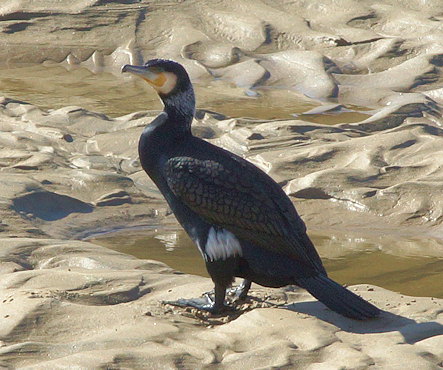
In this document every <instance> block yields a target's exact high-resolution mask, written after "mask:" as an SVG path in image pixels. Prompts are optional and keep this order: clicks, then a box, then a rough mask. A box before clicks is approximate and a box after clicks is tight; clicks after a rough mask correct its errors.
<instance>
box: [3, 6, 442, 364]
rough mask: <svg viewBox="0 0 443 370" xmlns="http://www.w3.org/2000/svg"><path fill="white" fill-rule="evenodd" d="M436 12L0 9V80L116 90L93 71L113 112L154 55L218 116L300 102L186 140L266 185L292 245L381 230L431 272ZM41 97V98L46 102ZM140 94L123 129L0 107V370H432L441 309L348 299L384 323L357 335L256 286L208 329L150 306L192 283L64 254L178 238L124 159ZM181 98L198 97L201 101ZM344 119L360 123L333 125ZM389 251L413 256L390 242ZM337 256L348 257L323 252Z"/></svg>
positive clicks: (133, 164)
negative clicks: (37, 71)
mask: <svg viewBox="0 0 443 370" xmlns="http://www.w3.org/2000/svg"><path fill="white" fill-rule="evenodd" d="M345 9H350V10H345ZM441 12H442V10H441V5H440V1H438V0H435V1H428V2H427V4H426V7H423V6H422V3H421V2H418V1H371V2H368V3H364V4H363V3H361V2H359V1H353V0H350V1H347V2H346V4H344V3H343V2H334V1H332V2H328V3H325V2H321V1H310V2H309V3H308V2H304V1H297V2H295V3H294V2H293V3H287V2H283V1H282V2H275V1H274V2H272V3H271V2H266V1H260V2H256V1H240V2H239V1H229V0H223V1H214V2H191V1H184V2H181V3H175V2H156V1H154V2H144V1H142V2H139V1H125V2H121V1H115V2H113V1H106V2H103V1H95V0H91V1H83V0H82V1H72V2H70V3H69V5H67V4H64V3H63V4H61V3H60V2H58V1H49V0H48V1H41V2H39V4H36V3H35V2H33V1H10V2H8V3H7V4H5V5H0V20H1V22H0V23H1V24H0V27H1V34H0V37H1V41H2V48H3V51H4V52H3V53H2V54H1V56H0V62H1V63H3V66H2V68H3V69H2V73H3V76H6V77H7V78H11V79H13V78H14V73H20V69H19V68H17V64H18V63H40V64H41V65H44V66H52V67H54V65H55V66H57V67H58V68H60V67H63V68H66V69H67V70H68V71H69V70H75V71H74V72H73V73H77V74H78V76H86V75H87V73H85V71H86V70H87V71H88V73H91V72H92V73H102V72H109V73H111V74H114V77H115V80H116V81H117V82H115V83H114V82H109V81H110V80H111V79H110V76H113V75H109V74H107V75H106V79H107V81H108V82H107V84H105V85H103V86H102V89H104V90H105V89H110V90H111V89H112V90H113V91H112V93H113V95H112V98H113V99H116V98H117V97H118V96H119V94H120V93H119V89H118V83H119V82H123V81H124V80H123V77H122V76H121V75H120V74H119V70H120V68H121V66H122V65H123V64H125V63H127V62H131V63H133V64H136V63H141V61H142V60H146V59H149V58H152V57H163V58H174V59H176V60H178V61H180V62H181V63H183V64H184V65H185V66H186V68H187V69H188V70H189V72H190V74H191V76H192V78H193V80H194V81H195V82H198V83H202V84H206V86H210V87H211V88H212V89H213V91H215V94H214V93H212V95H211V96H212V97H213V96H216V95H217V94H218V91H221V90H223V96H224V97H230V101H231V102H232V101H234V102H236V101H237V99H238V101H241V102H244V100H242V99H248V98H250V97H254V96H257V95H263V96H265V95H266V94H267V92H268V91H273V92H272V93H271V94H270V95H269V96H271V99H270V102H271V103H273V104H271V106H272V109H277V108H278V107H281V106H285V107H286V108H287V107H288V106H290V101H291V99H292V98H293V97H294V98H295V97H296V96H297V94H298V96H300V97H301V96H302V95H303V96H305V98H303V99H306V101H309V106H307V107H306V109H297V110H294V111H290V110H289V109H288V114H289V115H290V114H294V115H295V116H294V117H293V118H286V117H285V118H284V119H271V118H267V119H260V120H258V119H248V118H245V117H239V116H244V115H246V114H243V111H241V112H242V113H241V114H240V113H239V114H238V115H236V114H235V110H234V109H233V110H232V112H233V114H228V112H224V113H225V114H224V115H222V114H218V113H215V112H208V111H206V110H204V109H199V110H198V111H197V114H196V119H195V122H194V133H195V134H196V135H198V136H200V137H203V138H205V139H207V140H209V141H211V142H213V143H214V144H216V145H220V146H222V147H225V148H227V149H229V150H231V151H233V152H235V153H237V154H239V155H242V156H244V157H246V158H247V159H249V160H251V161H252V162H253V163H255V164H257V165H258V166H260V167H261V168H263V169H264V170H265V171H266V172H268V173H269V174H270V175H271V176H272V177H274V178H275V179H276V180H277V181H279V183H280V184H281V185H282V186H283V187H284V189H285V191H286V192H287V193H288V195H289V196H290V197H291V199H292V200H293V201H294V202H295V203H296V206H297V209H298V210H299V212H300V214H301V215H302V217H303V218H304V220H305V221H306V223H307V225H308V228H309V229H312V230H331V231H334V232H352V233H354V234H358V235H363V236H364V235H365V234H371V235H374V234H377V233H379V234H380V235H386V238H387V240H388V241H389V244H390V246H389V248H391V249H390V251H391V253H393V254H395V253H398V254H402V253H412V255H414V253H416V254H417V255H420V254H421V253H427V254H429V255H432V256H434V257H435V258H440V257H441V250H440V248H439V246H440V243H439V242H436V243H433V242H432V238H436V239H438V238H441V236H442V221H443V218H442V213H441V210H442V206H443V204H442V199H443V198H442V194H443V192H442V185H441V184H442V181H441V179H442V178H443V173H442V161H443V159H442V158H443V155H442V154H443V153H441V151H442V147H443V146H442V138H441V136H442V132H443V131H442V123H443V122H442V117H441V107H440V103H441V102H442V99H443V98H442V91H443V90H442V85H443V83H442V81H443V80H442V66H443V58H442V40H443V28H442V24H443V23H442V17H441V14H442V13H441ZM36 35H37V36H36ZM41 65H40V67H41ZM9 67H10V70H9V72H10V76H8V72H7V71H8V68H9ZM40 67H39V68H40ZM82 68H84V69H82ZM5 71H6V72H5ZM6 77H5V78H6ZM32 78H33V73H32V72H31V73H30V74H29V76H28V79H32ZM24 80H25V79H22V81H24ZM219 80H223V84H217V81H219ZM39 81H40V80H36V81H33V82H32V81H31V83H30V84H29V85H26V84H24V85H23V93H24V95H25V90H26V88H27V87H29V86H31V88H34V89H37V90H38V88H39V85H42V83H41V82H39ZM126 81H130V82H129V83H134V95H133V96H136V95H137V96H138V95H140V94H143V93H144V91H145V90H143V89H144V88H136V86H138V85H136V84H138V82H131V81H132V80H126ZM78 83H79V84H80V85H82V79H81V78H80V79H79V82H78ZM16 86H17V85H16ZM18 86H20V85H18ZM72 86H73V90H72V92H73V93H75V94H77V93H78V94H80V92H82V93H85V91H84V90H82V88H81V87H78V86H77V88H76V87H75V84H72ZM229 86H231V87H229ZM45 89H46V90H45ZM217 89H219V90H217ZM269 89H272V90H269ZM42 90H43V93H44V94H46V95H48V99H46V100H47V101H50V95H51V88H50V87H48V86H45V87H44V88H43V86H42ZM68 90H69V89H68ZM15 91H16V92H20V88H18V89H16V90H15ZM94 91H95V90H94V89H90V90H88V91H87V94H85V95H84V99H83V100H79V101H80V102H87V100H88V99H87V97H88V96H89V95H91V94H92V95H94V93H93V92H94ZM66 93H67V92H66V91H65V94H66ZM68 93H69V91H68ZM272 94H274V95H272ZM208 95H209V93H208ZM147 96H148V97H147V99H146V101H147V104H146V108H145V109H147V110H146V111H140V109H141V108H140V106H138V107H137V108H132V107H131V106H129V105H128V107H127V113H128V114H127V115H123V116H121V115H118V114H114V116H117V117H111V116H109V115H106V114H103V113H100V112H94V111H91V110H89V109H85V107H84V106H63V107H62V108H57V109H53V108H54V107H56V106H57V107H59V105H56V104H54V105H52V104H51V103H48V104H47V105H45V106H46V108H44V109H43V108H39V107H38V106H37V105H35V104H30V103H27V102H26V99H23V98H20V97H19V96H16V99H11V98H10V97H4V98H2V100H1V101H0V153H1V155H0V167H1V169H0V171H1V172H2V176H1V180H0V220H1V222H0V230H1V231H2V239H0V261H1V264H0V273H1V279H0V281H1V282H0V295H1V296H2V297H1V299H2V302H3V303H2V306H1V309H0V311H1V312H0V313H1V317H2V325H0V330H1V335H0V340H1V342H0V353H1V354H2V356H1V359H0V361H1V363H2V365H3V366H5V367H28V368H48V367H49V368H52V367H60V368H64V367H66V368H67V367H72V366H74V365H77V366H80V367H83V368H92V367H110V368H122V367H130V368H145V367H146V364H154V367H156V368H158V367H161V366H164V367H184V368H199V367H203V366H208V367H223V368H239V367H242V368H257V367H272V366H274V367H285V366H288V367H291V366H292V367H293V366H295V365H296V366H298V367H300V368H319V367H328V368H339V367H350V368H366V367H369V366H378V367H380V368H389V367H391V368H396V367H398V368H403V367H404V363H405V361H407V363H408V364H410V365H409V366H410V367H411V368H420V369H434V368H437V367H438V366H440V367H441V366H442V363H443V362H442V361H443V353H442V351H441V348H443V316H442V312H443V301H442V300H441V299H436V298H432V297H422V298H417V297H415V298H414V297H408V296H406V295H401V294H397V293H394V292H390V291H387V290H384V289H382V288H379V287H376V286H370V285H367V284H363V285H359V286H354V287H351V289H353V290H354V289H355V290H356V291H358V292H359V294H361V295H362V296H363V297H365V298H366V299H368V300H370V301H371V302H373V303H375V304H376V305H378V306H379V307H380V308H382V309H384V310H386V312H385V313H384V314H383V315H382V317H381V318H380V319H379V320H374V321H371V322H366V323H365V322H363V323H362V322H354V321H352V320H348V319H344V318H342V317H340V316H338V315H336V314H335V313H333V312H331V311H329V310H327V309H326V308H325V307H324V306H323V305H321V304H320V303H318V302H317V301H315V300H314V299H313V298H312V297H311V296H309V295H308V294H307V293H306V292H304V291H301V290H297V289H274V290H268V289H262V288H259V287H257V286H254V287H253V290H252V298H251V300H249V301H248V302H246V303H245V304H243V305H240V306H238V307H237V309H238V311H237V312H236V313H235V314H233V315H231V316H229V317H222V318H217V317H216V318H210V317H207V316H205V315H200V314H198V313H196V312H193V311H191V312H188V311H185V310H180V309H173V308H171V307H168V306H164V305H161V304H160V301H161V300H163V299H176V298H178V297H193V296H198V295H200V294H201V293H202V292H204V291H207V290H209V289H210V288H211V287H212V286H211V282H210V281H209V279H205V278H203V277H198V276H192V275H186V274H182V273H179V272H177V271H174V270H172V269H170V268H169V267H167V266H166V265H164V264H162V263H160V262H156V261H152V260H142V259H136V258H133V257H130V256H128V255H125V254H120V253H117V252H114V251H111V250H109V249H106V248H102V247H99V246H97V245H95V244H91V243H87V242H82V241H76V240H74V239H81V238H84V237H86V236H88V235H91V233H97V232H103V231H109V230H114V229H118V228H128V227H135V228H138V227H146V226H151V227H152V226H153V225H159V226H160V227H164V226H171V227H176V226H177V224H176V221H175V219H174V218H173V216H172V215H171V214H170V211H169V210H168V209H167V207H166V204H165V202H164V200H163V198H162V197H161V195H160V194H159V192H158V190H157V189H156V188H155V186H154V185H153V184H152V182H150V181H149V179H148V178H147V177H146V175H145V174H144V173H143V172H142V171H141V168H140V164H139V161H138V159H137V152H136V150H137V149H136V148H137V141H138V137H139V135H140V133H141V131H142V129H143V127H144V126H145V125H146V124H148V123H149V122H151V121H152V119H153V118H154V117H155V116H156V114H157V113H158V109H159V106H158V105H156V106H154V105H151V103H152V101H153V98H152V96H153V95H152V93H151V95H147ZM212 97H211V99H212ZM284 97H286V101H285V103H284V104H281V105H279V104H280V102H281V101H284V100H285V98H284ZM288 97H289V98H288ZM17 99H18V100H17ZM197 99H198V101H201V102H205V101H209V100H210V99H209V97H208V96H206V95H205V93H203V96H200V97H199V96H197ZM21 100H24V101H21ZM138 101H139V102H140V101H141V100H138ZM223 101H224V100H223V99H221V100H220V102H219V105H221V106H222V105H223ZM37 104H40V103H37ZM85 104H86V103H85ZM202 104H203V103H202ZM239 104H240V103H239ZM199 106H200V105H199ZM355 106H358V107H359V109H362V110H365V113H366V115H365V116H361V115H359V116H358V117H357V118H356V119H355V120H353V121H352V123H349V121H344V120H341V118H340V117H341V114H342V113H346V112H348V111H349V110H350V109H351V110H352V109H353V108H355ZM48 107H49V108H48ZM123 107H124V105H123ZM200 107H201V106H200ZM276 107H277V108H276ZM121 109H122V106H120V108H119V109H118V111H121ZM262 109H263V107H262ZM133 111H138V112H137V113H131V112H133ZM237 112H239V111H237ZM231 116H232V117H231ZM266 117H272V116H266ZM278 117H281V116H278ZM324 117H331V118H330V122H327V123H329V124H326V123H325V122H324V121H323V120H324ZM332 122H333V123H334V124H332V125H331V124H330V123H332ZM404 236H408V237H409V238H411V240H414V238H419V237H420V238H429V240H431V241H430V242H429V243H424V244H423V243H422V244H420V243H414V242H411V243H409V244H407V245H403V243H402V242H401V240H400V241H399V238H400V237H404ZM397 237H399V238H397ZM417 244H420V247H419V249H418V250H417ZM357 248H358V247H357ZM357 251H358V250H357ZM355 252H356V249H355V244H352V243H350V244H346V243H344V245H343V248H342V249H340V250H336V249H334V250H333V251H331V250H329V249H324V250H322V251H321V253H322V254H323V255H325V256H328V255H335V256H340V257H341V256H346V255H348V254H351V253H355ZM251 308H254V309H253V310H251ZM337 354H339V356H338V355H337Z"/></svg>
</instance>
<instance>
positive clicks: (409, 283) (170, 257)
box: [90, 228, 443, 298]
mask: <svg viewBox="0 0 443 370" xmlns="http://www.w3.org/2000/svg"><path fill="white" fill-rule="evenodd" d="M310 236H311V238H312V240H313V242H314V244H315V245H316V247H317V249H318V251H319V253H320V255H321V256H322V259H323V262H324V264H325V267H326V269H327V271H328V273H329V275H330V276H331V277H332V278H333V279H334V280H337V281H338V282H340V283H341V284H347V285H353V284H373V285H377V286H381V287H383V288H386V289H389V290H393V291H395V292H399V293H402V294H405V295H412V296H424V297H426V296H432V297H439V298H443V284H442V281H443V258H442V257H435V256H432V252H430V253H429V254H428V256H419V255H417V254H416V253H415V251H411V250H409V251H399V250H398V249H397V248H395V247H394V248H392V249H387V248H388V247H387V246H386V247H385V246H384V245H383V242H385V243H386V244H390V242H391V239H390V238H389V237H387V238H386V240H384V238H375V237H374V238H371V237H360V236H350V235H344V234H341V235H340V234H334V235H333V236H329V235H325V234H321V233H316V232H314V233H310ZM395 240H396V242H398V243H400V244H401V243H402V242H404V243H403V244H410V243H413V244H414V245H418V246H420V245H422V247H423V248H422V249H426V248H427V246H429V244H430V242H432V243H431V244H433V247H437V248H438V247H441V248H443V243H442V242H440V241H438V240H432V241H430V240H429V239H423V240H417V239H407V238H405V239H404V240H401V239H400V240H399V239H398V238H395ZM90 241H91V242H93V243H96V244H99V245H102V246H105V247H108V248H110V249H113V250H116V251H119V252H123V253H127V254H131V255H133V256H135V257H137V258H142V259H154V260H159V261H162V262H164V263H166V264H167V265H169V266H171V267H172V268H174V269H176V270H179V271H182V272H186V273H189V274H196V275H201V276H208V274H207V272H206V269H205V265H204V262H203V259H202V257H201V255H200V253H199V252H198V250H197V247H195V245H194V244H193V243H192V241H191V240H190V239H189V237H188V236H187V235H186V233H185V232H184V231H182V230H176V229H169V230H168V229H155V228H153V229H149V230H131V231H128V230H126V231H124V232H115V233H111V234H104V235H100V236H96V237H94V238H92V239H90ZM435 243H437V244H435Z"/></svg>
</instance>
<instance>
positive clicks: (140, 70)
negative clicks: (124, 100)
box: [122, 64, 166, 88]
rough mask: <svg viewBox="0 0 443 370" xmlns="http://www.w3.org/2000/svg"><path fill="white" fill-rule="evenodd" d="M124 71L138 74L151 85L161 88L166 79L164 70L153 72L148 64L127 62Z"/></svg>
mask: <svg viewBox="0 0 443 370" xmlns="http://www.w3.org/2000/svg"><path fill="white" fill-rule="evenodd" d="M123 72H129V73H132V74H134V75H137V76H139V77H141V78H143V79H144V80H145V81H146V82H148V83H149V84H150V85H152V86H154V87H157V88H161V87H162V86H163V85H164V83H165V81H166V76H165V75H164V73H163V72H153V71H151V70H150V69H149V67H147V66H134V65H131V64H126V65H125V66H123V68H122V73H123Z"/></svg>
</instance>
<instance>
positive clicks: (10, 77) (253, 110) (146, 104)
mask: <svg viewBox="0 0 443 370" xmlns="http://www.w3.org/2000/svg"><path fill="white" fill-rule="evenodd" d="M194 86H195V90H196V96H197V107H198V108H200V109H208V110H212V111H216V112H218V113H222V114H224V115H227V116H230V117H251V118H258V119H275V118H294V116H297V115H300V114H302V113H303V112H306V111H309V110H310V109H312V108H315V107H317V106H319V105H320V103H319V102H316V101H314V100H311V99H309V98H306V97H304V96H303V95H301V94H299V93H296V92H294V91H290V90H284V89H282V90H276V89H262V90H260V91H254V92H251V93H252V94H257V96H248V95H247V94H246V92H245V90H244V89H242V88H238V87H234V86H232V85H229V84H227V83H226V82H224V81H221V80H216V81H214V80H212V81H198V82H197V83H195V84H194ZM0 96H6V97H8V98H13V99H17V100H21V101H25V102H28V103H31V104H34V105H37V106H38V107H40V108H42V109H58V108H61V107H65V106H69V105H76V106H81V107H82V108H85V109H88V110H91V111H95V112H100V113H104V114H107V115H109V116H111V117H118V116H123V115H125V114H128V113H132V112H137V111H143V110H155V109H162V105H161V103H160V101H159V99H158V97H157V94H156V93H155V92H154V90H153V89H152V88H150V87H149V86H148V85H147V84H146V83H145V82H144V81H142V80H141V79H137V78H134V77H130V76H127V75H122V74H120V73H118V72H116V73H115V74H112V73H108V72H103V73H93V72H91V71H90V70H88V69H86V68H74V69H72V68H71V69H67V68H65V67H63V66H61V65H49V66H44V65H40V64H39V65H29V66H14V67H9V68H7V67H6V66H0ZM367 117H368V116H367V115H366V114H365V113H364V111H363V110H361V111H360V109H359V110H358V111H357V109H351V110H350V111H346V112H341V113H340V114H310V115H308V116H304V117H303V119H305V120H308V121H311V122H317V123H323V124H336V123H341V122H343V123H344V122H346V123H349V122H357V121H360V120H363V119H365V118H367Z"/></svg>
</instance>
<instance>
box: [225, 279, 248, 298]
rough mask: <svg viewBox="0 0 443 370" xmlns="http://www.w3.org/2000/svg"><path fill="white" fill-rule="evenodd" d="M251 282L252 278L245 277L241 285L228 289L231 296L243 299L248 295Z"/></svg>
mask: <svg viewBox="0 0 443 370" xmlns="http://www.w3.org/2000/svg"><path fill="white" fill-rule="evenodd" d="M251 283H252V282H251V281H250V280H247V279H244V280H243V281H242V282H241V284H240V285H238V286H236V287H232V288H230V289H228V290H227V293H228V295H229V296H231V297H234V298H237V300H243V299H245V298H246V296H247V295H248V292H249V289H250V288H251Z"/></svg>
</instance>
